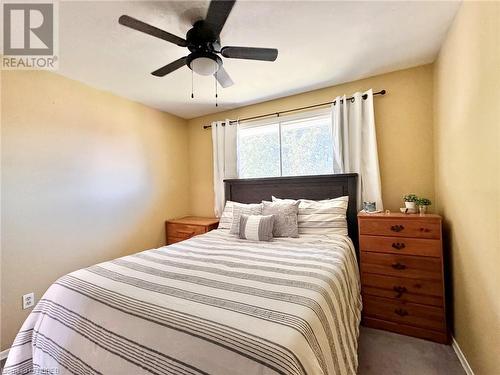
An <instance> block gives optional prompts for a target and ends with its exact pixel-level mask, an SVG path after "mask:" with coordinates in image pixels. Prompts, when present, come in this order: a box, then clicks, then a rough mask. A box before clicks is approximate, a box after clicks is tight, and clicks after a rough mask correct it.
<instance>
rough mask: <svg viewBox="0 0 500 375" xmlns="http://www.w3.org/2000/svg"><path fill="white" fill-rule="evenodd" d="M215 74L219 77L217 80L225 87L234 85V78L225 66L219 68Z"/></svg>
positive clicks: (216, 77)
mask: <svg viewBox="0 0 500 375" xmlns="http://www.w3.org/2000/svg"><path fill="white" fill-rule="evenodd" d="M214 76H215V79H217V82H219V83H220V85H221V86H222V87H224V88H226V87H229V86H232V85H234V82H233V80H232V79H231V77H229V74H227V72H226V69H224V67H223V66H221V67H220V68H219V70H218V71H217V72H216V73H215V74H214Z"/></svg>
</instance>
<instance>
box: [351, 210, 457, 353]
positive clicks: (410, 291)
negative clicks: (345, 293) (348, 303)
mask: <svg viewBox="0 0 500 375" xmlns="http://www.w3.org/2000/svg"><path fill="white" fill-rule="evenodd" d="M358 223H359V247H360V255H361V256H360V266H361V293H362V297H363V319H362V322H363V325H365V326H368V327H373V328H379V329H386V330H388V331H393V332H397V333H402V334H405V335H409V336H414V337H420V338H423V339H427V340H432V341H436V342H440V343H448V341H449V336H448V327H447V320H446V305H445V287H444V280H445V278H444V262H443V246H442V237H441V217H440V216H439V215H432V214H428V215H423V216H421V215H418V214H410V215H407V214H400V213H391V214H364V213H360V214H358Z"/></svg>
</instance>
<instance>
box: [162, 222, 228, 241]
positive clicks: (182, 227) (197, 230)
mask: <svg viewBox="0 0 500 375" xmlns="http://www.w3.org/2000/svg"><path fill="white" fill-rule="evenodd" d="M218 225H219V219H216V218H209V217H196V216H186V217H183V218H180V219H172V220H167V221H166V222H165V230H166V234H167V245H170V244H173V243H176V242H180V241H184V240H187V239H188V238H191V237H193V236H196V235H197V234H203V233H207V232H209V231H211V230H212V229H216V228H217V226H218Z"/></svg>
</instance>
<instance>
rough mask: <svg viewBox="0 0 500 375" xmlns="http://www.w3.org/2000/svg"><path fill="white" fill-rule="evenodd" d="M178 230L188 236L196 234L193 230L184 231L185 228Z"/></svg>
mask: <svg viewBox="0 0 500 375" xmlns="http://www.w3.org/2000/svg"><path fill="white" fill-rule="evenodd" d="M177 232H179V233H182V234H186V235H188V236H192V235H193V234H194V231H191V232H186V231H184V230H178V231H177Z"/></svg>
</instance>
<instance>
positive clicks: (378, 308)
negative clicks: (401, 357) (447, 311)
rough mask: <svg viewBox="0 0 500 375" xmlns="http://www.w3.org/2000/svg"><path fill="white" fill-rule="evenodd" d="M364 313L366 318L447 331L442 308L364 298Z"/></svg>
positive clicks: (370, 297)
mask: <svg viewBox="0 0 500 375" xmlns="http://www.w3.org/2000/svg"><path fill="white" fill-rule="evenodd" d="M363 312H364V315H365V316H366V317H373V318H376V319H382V320H387V321H391V322H397V323H403V324H408V325H412V326H417V327H422V328H429V329H433V330H438V331H442V330H445V329H446V321H445V317H444V310H443V309H442V308H441V307H435V306H425V305H419V304H414V303H405V302H400V301H397V300H393V299H388V298H380V297H374V296H364V298H363Z"/></svg>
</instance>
